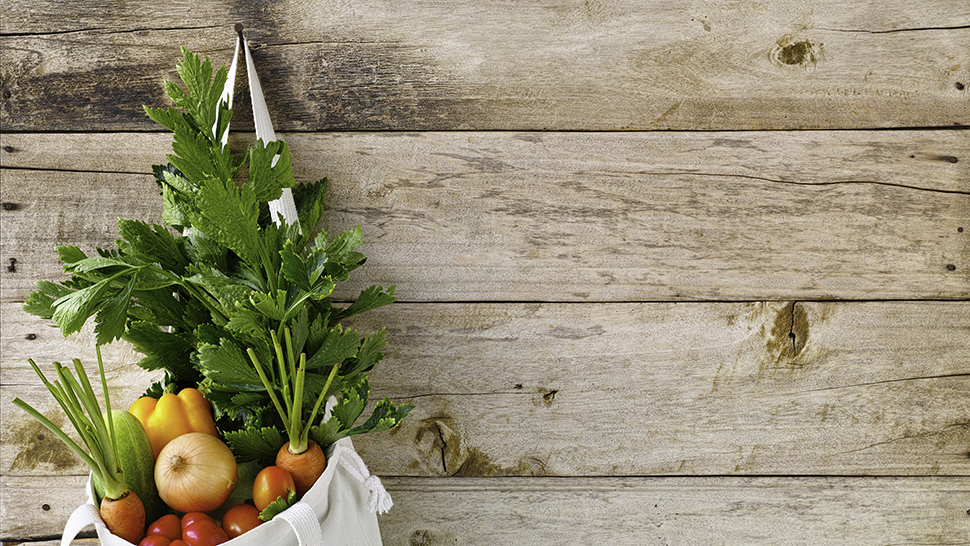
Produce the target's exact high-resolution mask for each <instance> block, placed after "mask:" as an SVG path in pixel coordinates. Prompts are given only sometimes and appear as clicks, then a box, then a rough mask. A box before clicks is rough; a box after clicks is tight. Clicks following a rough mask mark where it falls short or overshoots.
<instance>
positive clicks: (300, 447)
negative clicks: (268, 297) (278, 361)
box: [287, 330, 313, 453]
mask: <svg viewBox="0 0 970 546" xmlns="http://www.w3.org/2000/svg"><path fill="white" fill-rule="evenodd" d="M287 333H289V330H287ZM290 358H293V351H290ZM291 362H292V360H291ZM299 370H300V371H299V372H298V374H297V376H296V392H295V393H294V397H293V404H294V405H295V406H296V411H294V414H295V415H294V419H293V427H292V428H293V435H295V436H296V438H297V444H296V445H293V435H291V436H290V452H291V453H303V452H304V451H306V450H307V446H308V445H309V444H308V443H307V441H306V439H305V438H304V436H305V435H304V432H306V431H307V430H310V427H306V429H304V428H303V384H304V382H305V379H304V378H305V377H306V353H300V368H299ZM310 422H311V423H312V422H313V421H312V420H311V421H310Z"/></svg>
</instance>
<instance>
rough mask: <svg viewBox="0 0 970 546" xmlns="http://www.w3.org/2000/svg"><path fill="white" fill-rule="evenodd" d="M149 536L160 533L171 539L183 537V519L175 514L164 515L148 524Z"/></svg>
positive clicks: (159, 534)
mask: <svg viewBox="0 0 970 546" xmlns="http://www.w3.org/2000/svg"><path fill="white" fill-rule="evenodd" d="M145 534H146V535H148V536H152V535H158V536H163V537H166V538H168V539H169V540H178V539H180V538H182V521H181V520H180V519H179V517H178V516H176V515H175V514H167V515H164V516H162V517H160V518H158V519H157V520H155V523H152V524H151V525H149V526H148V532H147V533H145Z"/></svg>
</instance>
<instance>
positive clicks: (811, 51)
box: [0, 0, 970, 546]
mask: <svg viewBox="0 0 970 546" xmlns="http://www.w3.org/2000/svg"><path fill="white" fill-rule="evenodd" d="M96 5H97V6H99V7H94V6H96ZM0 17H2V19H0V68H2V82H0V87H2V98H0V114H2V122H0V129H2V137H0V140H2V142H0V160H2V170H0V176H2V185H0V193H2V203H3V208H2V211H0V219H2V247H0V259H2V270H0V287H2V302H0V305H2V307H0V309H2V315H0V316H2V354H0V359H2V360H0V418H2V434H0V540H3V541H4V544H6V543H7V542H11V541H12V542H18V541H25V542H28V543H30V544H32V545H36V546H39V545H41V544H44V545H52V544H55V542H54V540H55V539H56V538H57V536H58V535H59V534H60V531H61V529H62V527H63V525H64V522H65V521H66V519H67V517H68V515H69V514H70V512H71V511H72V510H73V509H74V508H75V507H76V506H77V505H78V504H79V503H81V502H83V494H82V484H83V482H84V480H85V475H86V472H85V470H84V468H82V467H81V466H80V465H79V464H78V462H77V461H76V460H75V459H74V458H73V457H72V456H71V455H70V454H69V453H68V452H66V450H65V449H64V448H63V447H61V446H60V445H59V444H58V443H57V442H56V441H55V440H54V439H52V438H51V437H50V435H48V434H45V433H44V430H43V429H41V428H39V425H36V424H34V423H33V422H32V421H31V420H29V419H28V418H27V417H26V416H25V415H24V414H22V413H21V412H19V411H18V410H16V408H14V407H13V406H12V405H11V404H10V400H11V399H12V398H13V397H14V396H21V397H23V398H25V399H28V400H29V401H30V402H32V403H36V404H37V405H39V406H41V407H43V408H48V409H52V405H53V404H52V403H51V402H50V401H49V400H48V398H47V395H46V392H45V391H43V390H42V388H41V387H40V386H39V383H38V381H37V380H36V378H35V377H34V376H33V375H32V373H31V372H30V370H29V368H28V367H27V365H26V359H27V358H28V357H32V358H34V359H35V360H37V361H39V362H50V361H52V360H66V359H70V358H71V357H75V356H80V357H86V358H90V355H91V354H92V352H93V348H92V337H91V333H90V331H88V332H87V333H82V335H79V336H75V337H74V338H71V339H67V340H65V339H63V338H62V337H60V334H59V333H58V332H57V331H56V330H52V329H51V328H49V327H48V325H46V324H44V323H43V322H42V321H38V320H35V319H34V318H33V317H30V316H28V315H27V314H25V313H24V312H23V311H22V310H21V309H20V303H21V302H22V301H23V300H24V297H25V295H26V294H27V293H28V292H29V291H30V290H31V287H32V285H33V283H34V282H35V281H37V280H41V279H58V278H63V274H62V272H61V271H60V268H59V265H58V263H57V259H56V254H55V253H54V250H53V248H54V246H55V245H57V244H63V243H75V244H79V245H81V246H82V247H83V248H86V249H93V247H94V246H98V245H101V246H106V245H112V244H113V240H114V238H115V235H116V229H117V227H116V218H118V217H119V216H120V217H128V218H140V219H145V220H150V221H154V222H160V218H159V212H160V200H159V198H158V197H157V195H156V192H155V190H154V185H153V182H152V181H151V177H150V174H149V173H150V166H151V165H152V164H154V163H161V162H164V154H165V153H166V152H167V151H168V150H169V146H170V137H169V135H168V134H166V133H162V132H159V129H160V128H159V127H157V126H154V125H153V124H152V123H151V122H150V121H149V120H148V119H147V118H146V117H145V116H144V114H143V112H142V109H141V106H142V105H143V104H148V105H155V106H161V105H165V104H167V100H166V98H165V97H164V96H163V88H162V82H163V80H164V79H165V78H170V79H171V78H174V77H175V74H174V67H175V63H176V60H177V58H178V57H179V46H180V45H184V46H186V47H188V48H189V49H191V50H193V51H197V52H200V53H205V54H207V55H209V56H210V57H211V58H212V59H213V60H214V61H215V62H216V63H219V64H221V63H228V62H229V61H230V59H231V55H232V48H233V46H234V39H235V35H234V33H233V30H232V25H233V24H234V23H237V22H241V23H243V24H244V25H245V26H246V29H247V31H246V32H247V35H248V37H249V39H250V41H251V43H252V44H253V46H254V48H255V49H254V54H255V57H256V62H257V64H258V66H259V68H260V75H261V77H262V81H263V86H264V90H265V92H266V95H267V100H268V103H269V109H270V113H271V115H272V116H273V118H274V121H275V123H276V128H277V130H278V131H280V133H281V137H282V138H284V139H286V140H288V142H289V143H290V144H291V146H292V150H293V155H294V164H295V165H296V169H297V178H298V179H300V180H313V179H317V178H320V177H322V176H329V177H330V180H331V187H332V193H331V198H330V202H329V210H328V213H327V215H326V217H325V220H324V225H325V227H326V228H327V229H328V230H337V229H344V228H348V227H351V226H354V225H357V224H360V225H362V227H363V230H364V235H365V248H364V249H363V250H364V252H365V253H366V254H367V255H368V257H369V261H368V263H367V265H366V266H365V267H364V268H362V269H361V270H359V272H358V274H357V276H356V277H355V278H354V279H353V282H352V283H351V284H352V286H349V287H347V289H346V290H345V291H344V292H342V294H343V295H346V294H349V293H351V292H350V290H353V289H356V288H360V287H363V286H367V285H370V284H372V283H381V284H385V285H387V284H396V285H397V288H398V290H397V294H398V296H399V297H400V303H398V304H396V305H394V306H391V307H389V308H385V309H382V310H380V311H378V312H375V313H373V314H372V315H371V316H368V317H364V318H362V319H361V320H360V321H359V323H358V326H360V327H361V328H362V329H371V328H376V327H377V326H380V325H386V326H387V328H388V332H389V336H388V337H389V345H388V351H387V354H388V356H387V359H386V360H385V362H384V363H382V365H381V366H380V367H379V368H378V370H377V371H376V372H375V374H374V378H373V381H372V386H373V388H374V390H375V391H376V393H375V394H376V395H387V396H390V397H392V398H394V399H395V400H397V401H399V402H404V401H408V402H411V403H414V404H415V405H416V406H417V408H416V409H415V410H414V412H413V413H412V416H411V417H409V418H408V420H407V422H406V424H405V425H403V426H402V428H400V429H399V430H397V431H394V432H392V433H385V434H381V435H375V436H372V437H369V438H363V439H360V440H358V441H357V446H358V448H359V450H360V452H361V453H362V455H363V456H364V457H365V459H366V460H367V461H368V462H369V464H370V467H371V470H372V471H374V472H375V473H377V474H379V475H381V476H382V477H383V480H384V483H385V484H386V485H387V486H388V488H389V490H390V491H391V493H392V495H393V498H394V501H395V506H394V508H393V509H392V510H391V512H390V513H389V514H388V515H386V516H383V517H382V518H381V519H380V522H381V529H382V533H383V535H384V542H385V544H388V545H443V544H469V545H475V544H483V545H484V544H509V545H546V544H549V545H551V544H657V545H660V544H664V545H667V544H671V545H674V544H675V545H699V544H725V545H751V544H813V545H814V544H845V545H856V544H923V545H929V544H934V545H943V544H946V545H956V544H963V545H965V544H967V543H970V456H968V454H970V390H968V387H970V133H968V132H967V131H966V130H965V129H966V126H967V125H970V89H967V86H970V3H968V2H967V1H966V0H921V1H916V2H914V1H912V0H883V1H880V2H849V3H846V2H845V1H844V0H814V1H811V2H804V1H795V0H777V1H774V2H757V1H750V0H676V1H669V2H639V1H635V0H613V1H610V0H586V1H583V0H546V1H536V2H524V1H520V2H513V1H509V0H460V1H458V0H452V1H444V0H424V1H413V2H403V1H402V2H388V1H386V0H354V1H346V0H332V1H322V0H316V1H313V0H302V1H300V0H279V1H274V2H268V1H267V2H263V1H255V0H248V1H247V0H237V1H229V0H224V1H213V2H198V1H192V2H186V1H183V0H170V1H167V2H157V1H148V0H126V1H120V0H104V1H102V2H98V3H94V2H90V3H88V2H71V3H68V2H59V1H53V0H4V1H3V6H2V13H0ZM247 108H248V106H247V104H246V101H245V100H242V101H241V104H240V105H239V108H238V110H237V120H238V119H243V118H245V117H247V116H248V115H249V111H248V110H247ZM235 129H237V130H239V131H240V134H238V135H237V136H236V140H235V145H237V146H241V145H243V144H244V143H245V142H246V141H247V140H249V139H251V138H252V136H251V135H248V134H246V133H247V131H251V126H249V125H247V124H245V123H237V124H236V125H235ZM110 355H111V358H110V361H111V364H110V368H111V369H110V378H109V380H110V381H112V382H113V384H114V385H115V386H116V388H117V391H118V392H117V393H114V394H113V396H115V397H116V398H115V399H116V400H126V401H129V402H130V401H132V400H134V398H135V397H136V396H137V395H138V394H140V393H141V391H142V389H143V388H144V387H145V386H146V385H147V384H148V382H149V380H150V379H151V378H150V377H149V375H148V374H145V373H143V372H141V371H139V370H137V368H135V367H134V366H133V364H132V362H133V361H134V360H135V359H136V355H134V354H133V353H132V352H131V350H130V349H128V348H126V347H124V346H120V345H119V346H113V347H111V348H110ZM79 543H84V544H89V543H90V541H85V540H81V541H79Z"/></svg>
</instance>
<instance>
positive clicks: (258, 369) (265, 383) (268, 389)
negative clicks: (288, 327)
mask: <svg viewBox="0 0 970 546" xmlns="http://www.w3.org/2000/svg"><path fill="white" fill-rule="evenodd" d="M246 353H247V354H248V355H249V360H252V362H253V366H255V367H256V373H258V374H259V380H260V381H262V382H263V386H264V387H266V392H267V393H269V398H270V400H272V401H273V405H274V406H276V411H277V412H279V415H280V417H281V418H282V419H283V422H284V423H289V421H290V419H289V414H287V413H286V412H285V411H283V406H282V405H280V401H279V399H278V398H277V397H276V391H275V390H273V384H272V383H270V381H269V379H268V378H267V377H266V372H264V371H263V367H262V366H261V365H260V363H259V359H258V358H257V357H256V351H254V350H253V349H252V348H249V349H246Z"/></svg>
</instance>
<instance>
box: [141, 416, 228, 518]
mask: <svg viewBox="0 0 970 546" xmlns="http://www.w3.org/2000/svg"><path fill="white" fill-rule="evenodd" d="M238 478H239V470H238V468H237V467H236V458H235V457H234V456H233V454H232V451H230V450H229V446H227V445H226V444H225V443H224V442H223V441H222V440H220V439H219V438H216V437H214V436H212V435H210V434H205V433H202V432H190V433H188V434H183V435H181V436H179V437H177V438H175V439H174V440H172V441H171V442H169V443H168V444H167V445H166V446H165V447H164V448H162V451H161V452H160V453H159V454H158V460H157V461H156V462H155V485H156V486H157V487H158V495H159V496H160V497H161V498H162V500H163V501H165V504H167V505H168V506H169V507H171V508H173V509H175V510H176V511H178V512H211V511H213V510H215V509H216V508H219V507H220V506H222V503H224V502H225V501H226V499H227V498H229V495H230V494H231V493H232V489H233V487H234V486H235V484H236V480H237V479H238Z"/></svg>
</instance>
